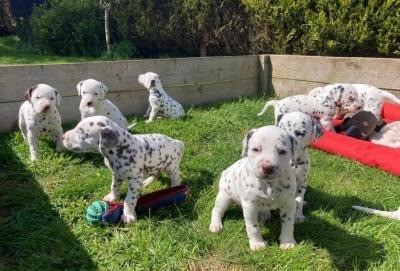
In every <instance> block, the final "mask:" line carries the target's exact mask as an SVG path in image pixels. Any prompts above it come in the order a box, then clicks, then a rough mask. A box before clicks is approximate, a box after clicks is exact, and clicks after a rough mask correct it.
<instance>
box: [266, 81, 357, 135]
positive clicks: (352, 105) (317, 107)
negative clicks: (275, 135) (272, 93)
mask: <svg viewBox="0 0 400 271" xmlns="http://www.w3.org/2000/svg"><path fill="white" fill-rule="evenodd" d="M270 106H274V108H275V110H274V111H275V125H276V124H277V123H278V122H279V120H280V118H282V116H283V115H284V114H286V113H289V112H295V111H299V112H303V113H305V114H308V115H310V116H312V117H315V118H317V119H319V121H320V122H321V124H322V127H323V128H325V129H327V130H331V131H334V129H333V125H332V119H333V117H334V116H335V114H336V111H337V110H341V111H343V110H345V111H346V112H357V111H359V110H361V107H362V104H361V102H360V101H359V98H358V93H357V91H356V89H355V88H354V87H352V86H351V85H350V84H333V85H327V86H325V87H323V88H322V87H318V88H315V89H313V90H311V92H310V93H309V94H307V95H295V96H290V97H287V98H284V99H282V100H279V101H277V100H271V101H268V102H267V103H266V104H265V106H264V108H263V110H262V111H261V112H260V113H258V115H259V116H261V115H262V114H264V113H265V112H266V110H267V109H268V107H270Z"/></svg>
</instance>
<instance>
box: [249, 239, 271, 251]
mask: <svg viewBox="0 0 400 271" xmlns="http://www.w3.org/2000/svg"><path fill="white" fill-rule="evenodd" d="M249 243H250V249H251V250H253V251H257V250H261V249H263V248H265V247H266V246H267V243H266V242H265V241H260V240H250V241H249Z"/></svg>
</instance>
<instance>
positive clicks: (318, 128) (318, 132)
mask: <svg viewBox="0 0 400 271" xmlns="http://www.w3.org/2000/svg"><path fill="white" fill-rule="evenodd" d="M312 126H313V138H314V140H316V139H319V138H320V137H321V136H323V135H324V129H323V128H322V125H321V123H320V122H319V120H317V119H315V118H313V119H312Z"/></svg>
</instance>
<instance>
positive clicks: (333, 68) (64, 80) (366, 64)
mask: <svg viewBox="0 0 400 271" xmlns="http://www.w3.org/2000/svg"><path fill="white" fill-rule="evenodd" d="M147 71H153V72H156V73H158V74H160V77H161V80H162V83H163V86H164V88H165V89H166V91H167V92H168V93H169V94H170V95H171V96H172V97H174V98H175V99H176V100H178V101H179V102H181V103H182V104H183V105H184V106H185V107H188V106H192V105H199V104H203V103H208V102H215V101H219V100H224V99H232V98H238V97H242V96H255V95H257V93H261V94H267V95H278V96H280V97H286V96H290V95H294V94H302V93H306V92H308V91H309V90H311V89H312V88H315V87H317V86H322V85H325V84H330V83H336V82H349V83H366V84H371V85H374V86H377V87H379V88H382V89H386V90H389V91H391V92H393V93H395V94H396V95H399V96H400V59H393V58H392V59H390V58H386V59H384V58H358V57H318V56H296V55H260V56H234V57H201V58H178V59H157V60H151V59H150V60H130V61H113V62H90V63H78V64H57V65H25V66H3V67H1V66H0V132H8V131H11V130H15V129H17V117H18V109H19V106H20V105H21V103H22V102H23V97H24V92H25V90H26V89H28V88H29V87H31V86H33V85H36V84H38V83H46V84H49V85H51V86H53V87H55V88H56V89H58V90H59V92H60V93H61V95H62V96H63V100H62V102H61V108H60V112H61V116H62V119H63V122H71V121H78V120H79V118H80V114H79V110H78V105H79V101H80V97H78V96H77V91H76V84H77V83H78V82H79V81H81V80H83V79H87V78H94V79H97V80H99V81H102V82H103V83H105V84H106V85H107V86H108V88H109V90H110V92H109V93H108V94H107V98H108V99H109V100H111V101H112V102H114V103H115V104H116V105H117V106H118V107H119V108H120V109H121V111H122V112H123V113H124V114H125V115H131V114H143V113H144V112H145V110H146V109H147V106H148V94H147V91H146V90H145V89H144V88H143V87H142V86H141V85H140V84H139V83H138V82H137V78H138V75H139V74H141V73H144V72H147Z"/></svg>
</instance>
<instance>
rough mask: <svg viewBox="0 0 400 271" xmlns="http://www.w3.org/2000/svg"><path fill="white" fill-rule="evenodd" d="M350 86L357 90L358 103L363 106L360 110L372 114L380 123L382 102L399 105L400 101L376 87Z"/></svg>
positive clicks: (365, 85) (364, 85)
mask: <svg viewBox="0 0 400 271" xmlns="http://www.w3.org/2000/svg"><path fill="white" fill-rule="evenodd" d="M352 86H353V87H354V88H355V89H356V90H357V93H358V96H359V97H360V101H361V103H362V104H363V107H362V110H364V111H370V112H372V113H373V114H374V115H375V117H377V119H378V120H380V122H381V121H382V118H381V111H382V107H383V103H384V102H390V103H395V104H400V99H398V98H397V97H396V96H394V95H393V94H392V93H390V92H387V91H384V90H381V89H379V88H377V87H374V86H371V85H367V84H352Z"/></svg>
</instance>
